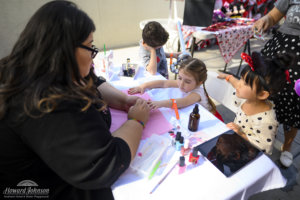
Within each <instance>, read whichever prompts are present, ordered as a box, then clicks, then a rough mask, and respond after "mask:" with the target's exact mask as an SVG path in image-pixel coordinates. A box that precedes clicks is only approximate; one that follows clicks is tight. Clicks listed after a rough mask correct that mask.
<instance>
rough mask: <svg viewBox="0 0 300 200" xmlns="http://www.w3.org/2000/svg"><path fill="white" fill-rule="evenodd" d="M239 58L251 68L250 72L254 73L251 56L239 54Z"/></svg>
mask: <svg viewBox="0 0 300 200" xmlns="http://www.w3.org/2000/svg"><path fill="white" fill-rule="evenodd" d="M241 58H242V59H243V60H244V61H245V62H246V63H248V65H249V66H250V67H251V70H252V71H254V67H253V61H252V58H251V56H249V55H248V54H246V53H244V52H243V53H241Z"/></svg>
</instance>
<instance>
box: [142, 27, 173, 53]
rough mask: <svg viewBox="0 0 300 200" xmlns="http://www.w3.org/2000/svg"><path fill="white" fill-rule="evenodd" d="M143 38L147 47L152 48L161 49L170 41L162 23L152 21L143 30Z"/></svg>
mask: <svg viewBox="0 0 300 200" xmlns="http://www.w3.org/2000/svg"><path fill="white" fill-rule="evenodd" d="M142 38H143V41H144V42H145V43H146V44H147V45H149V46H151V47H159V46H163V45H164V44H166V42H167V41H168V39H169V33H168V32H167V31H166V30H165V29H164V27H163V26H162V25H161V24H160V23H158V22H156V21H150V22H148V23H147V24H146V25H145V27H144V29H143V33H142Z"/></svg>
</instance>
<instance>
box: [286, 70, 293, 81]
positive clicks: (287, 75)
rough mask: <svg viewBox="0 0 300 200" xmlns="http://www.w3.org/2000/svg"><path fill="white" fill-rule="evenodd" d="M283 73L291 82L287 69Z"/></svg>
mask: <svg viewBox="0 0 300 200" xmlns="http://www.w3.org/2000/svg"><path fill="white" fill-rule="evenodd" d="M284 73H285V79H286V80H287V81H288V82H289V83H292V82H291V79H290V73H289V70H287V69H286V70H285V71H284Z"/></svg>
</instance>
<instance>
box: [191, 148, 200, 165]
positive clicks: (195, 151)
mask: <svg viewBox="0 0 300 200" xmlns="http://www.w3.org/2000/svg"><path fill="white" fill-rule="evenodd" d="M198 160H199V155H198V149H197V148H195V147H194V148H193V152H191V153H190V157H189V162H191V163H193V164H197V163H198Z"/></svg>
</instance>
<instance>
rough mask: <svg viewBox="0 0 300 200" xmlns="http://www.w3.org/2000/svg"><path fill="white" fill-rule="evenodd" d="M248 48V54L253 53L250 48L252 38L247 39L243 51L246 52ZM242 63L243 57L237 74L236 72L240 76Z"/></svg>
mask: <svg viewBox="0 0 300 200" xmlns="http://www.w3.org/2000/svg"><path fill="white" fill-rule="evenodd" d="M246 50H248V54H249V55H251V50H250V40H249V39H248V40H247V42H246V44H245V47H244V50H243V53H245V52H246ZM242 63H243V59H242V58H241V61H240V65H239V68H238V70H237V72H236V74H235V76H236V77H238V76H239V73H240V70H241V66H242Z"/></svg>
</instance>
